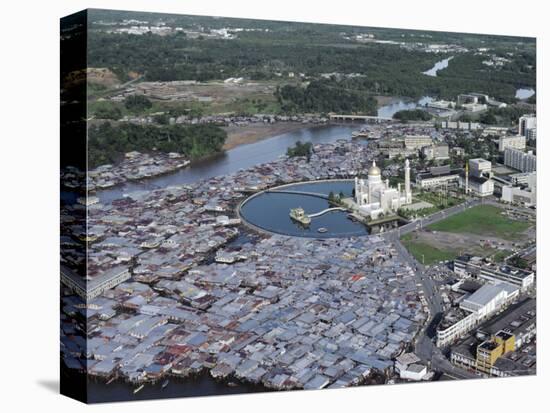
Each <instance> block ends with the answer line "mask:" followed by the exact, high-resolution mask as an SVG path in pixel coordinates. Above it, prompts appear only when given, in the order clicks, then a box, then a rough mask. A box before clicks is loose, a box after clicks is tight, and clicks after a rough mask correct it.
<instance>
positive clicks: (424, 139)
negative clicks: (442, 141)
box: [404, 135, 433, 150]
mask: <svg viewBox="0 0 550 413" xmlns="http://www.w3.org/2000/svg"><path fill="white" fill-rule="evenodd" d="M404 142H405V149H411V150H418V149H422V148H423V147H424V146H431V145H432V143H433V141H432V138H431V136H428V135H407V136H405V139H404Z"/></svg>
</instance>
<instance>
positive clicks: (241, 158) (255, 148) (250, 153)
mask: <svg viewBox="0 0 550 413" xmlns="http://www.w3.org/2000/svg"><path fill="white" fill-rule="evenodd" d="M432 100H433V98H431V97H429V96H425V97H422V98H421V99H419V100H418V101H414V100H408V99H406V98H396V99H395V100H393V101H392V102H390V103H389V104H387V105H384V106H381V107H380V108H379V109H378V116H381V117H387V118H391V117H392V116H393V114H394V113H396V112H398V111H400V110H408V109H414V108H416V107H419V106H424V105H425V104H426V103H428V102H430V101H432ZM361 126H362V124H360V123H355V124H348V125H326V126H313V127H309V128H304V129H299V130H296V131H292V132H288V133H284V134H281V135H276V136H273V137H270V138H267V139H262V140H260V141H258V142H254V143H250V144H246V145H240V146H237V147H235V148H233V149H230V150H228V151H225V152H224V153H222V154H219V155H216V156H213V157H211V158H208V159H206V160H203V161H199V162H196V163H194V164H193V165H192V166H191V167H188V168H184V169H180V170H178V171H176V172H173V173H170V174H166V175H161V176H158V177H154V178H150V179H145V180H141V181H135V182H128V183H126V184H124V185H120V186H116V187H113V188H110V189H104V190H101V191H98V192H97V194H96V195H97V196H98V197H99V199H100V201H101V202H102V203H110V202H111V201H113V200H114V199H117V198H122V197H123V196H124V195H125V194H128V193H131V192H134V191H140V190H153V189H159V188H165V187H167V186H171V185H184V184H190V183H194V182H197V181H200V180H204V179H209V178H213V177H215V176H220V175H228V174H232V173H235V172H237V171H238V170H240V169H246V168H250V167H252V166H254V165H258V164H262V163H267V162H272V161H274V160H276V159H277V158H279V157H280V156H281V155H284V154H285V153H286V150H287V148H288V147H289V146H292V145H294V144H295V143H296V142H298V141H301V142H312V143H314V144H317V143H331V142H335V141H336V140H338V139H351V132H352V131H354V130H357V129H359V128H360V127H361Z"/></svg>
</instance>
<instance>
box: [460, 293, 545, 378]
mask: <svg viewBox="0 0 550 413" xmlns="http://www.w3.org/2000/svg"><path fill="white" fill-rule="evenodd" d="M535 336H536V300H534V299H532V298H527V299H525V300H523V301H521V302H520V303H518V304H517V305H515V306H511V307H508V308H507V309H506V310H504V311H503V312H502V314H500V315H499V316H498V317H495V318H493V319H491V320H488V321H487V322H485V323H483V324H481V325H480V326H479V327H478V328H477V329H476V331H475V333H472V334H471V336H470V337H468V338H467V339H465V340H463V341H461V342H460V343H458V344H456V345H454V346H453V347H452V348H451V353H450V359H451V363H453V364H454V365H456V366H459V367H463V368H467V369H469V370H477V371H480V372H482V373H483V374H486V375H488V376H494V377H509V376H518V375H523V374H528V372H529V371H530V369H533V367H534V365H535V360H534V357H533V353H532V350H529V348H528V347H527V349H526V348H525V346H528V345H529V344H530V343H531V341H532V340H533V338H534V337H535ZM478 340H482V341H481V343H479V341H478ZM476 343H479V344H476ZM489 343H495V344H489ZM519 350H525V351H519Z"/></svg>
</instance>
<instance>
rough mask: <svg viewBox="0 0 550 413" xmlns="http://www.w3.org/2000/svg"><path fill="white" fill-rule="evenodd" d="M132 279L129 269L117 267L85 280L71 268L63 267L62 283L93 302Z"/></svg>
mask: <svg viewBox="0 0 550 413" xmlns="http://www.w3.org/2000/svg"><path fill="white" fill-rule="evenodd" d="M130 277H131V275H130V271H129V269H128V267H125V266H116V267H113V268H110V269H109V270H107V271H104V272H103V273H101V274H99V275H97V276H95V277H88V278H87V279H84V278H82V277H80V276H79V275H78V274H76V273H75V272H74V271H72V270H71V269H70V268H68V267H66V266H64V265H62V266H61V282H62V283H63V284H64V285H65V286H66V287H68V288H70V289H71V290H73V291H74V292H75V293H76V294H78V295H79V296H80V297H82V298H84V299H86V300H92V299H94V298H95V297H97V296H99V295H100V294H102V293H103V292H105V291H107V290H110V289H111V288H114V287H116V286H117V285H119V284H120V283H122V282H124V281H126V280H128V279H129V278H130Z"/></svg>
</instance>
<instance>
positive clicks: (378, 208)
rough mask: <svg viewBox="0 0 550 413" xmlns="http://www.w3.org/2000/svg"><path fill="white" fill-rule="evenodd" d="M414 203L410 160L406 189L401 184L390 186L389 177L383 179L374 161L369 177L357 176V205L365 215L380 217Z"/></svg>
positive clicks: (372, 217)
mask: <svg viewBox="0 0 550 413" xmlns="http://www.w3.org/2000/svg"><path fill="white" fill-rule="evenodd" d="M410 203H412V192H411V168H410V166H409V160H408V159H406V160H405V190H404V191H403V192H402V191H401V184H400V183H399V184H397V188H392V187H390V181H389V179H386V180H385V181H383V180H382V172H381V171H380V168H379V167H377V166H376V162H375V161H373V162H372V166H371V167H370V168H369V170H368V179H367V180H365V179H359V178H357V177H355V207H356V208H357V209H358V210H359V212H360V213H361V214H363V215H366V216H370V218H371V219H378V218H379V217H380V216H381V215H383V214H384V215H386V214H388V213H389V214H392V213H396V212H397V210H398V209H399V208H401V207H402V206H403V205H408V204H410Z"/></svg>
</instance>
